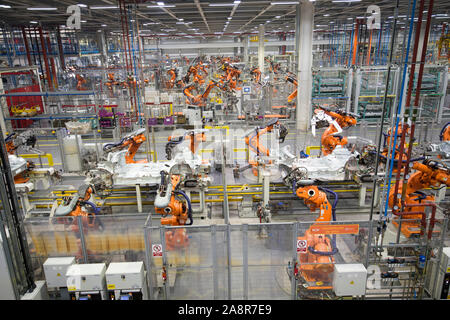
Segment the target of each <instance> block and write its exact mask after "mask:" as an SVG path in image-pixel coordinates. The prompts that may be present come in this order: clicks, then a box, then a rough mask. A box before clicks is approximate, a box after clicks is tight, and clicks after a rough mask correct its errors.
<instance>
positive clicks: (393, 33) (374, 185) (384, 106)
mask: <svg viewBox="0 0 450 320" xmlns="http://www.w3.org/2000/svg"><path fill="white" fill-rule="evenodd" d="M399 5H400V0H397V3H396V7H395V14H394V24H393V32H392V41H391V48H390V52H389V64H388V70H387V77H386V88H388V85H389V81H390V79H391V68H392V60H393V57H394V44H395V37H396V31H397V19H398V8H399ZM387 96H388V90H387V89H385V90H384V97H383V109H382V112H381V124H380V134H379V135H378V144H377V154H376V158H375V173H374V177H377V176H378V165H379V163H380V155H381V153H380V149H381V137H382V136H383V129H384V115H385V114H386V109H387ZM376 184H377V179H376V178H375V179H374V180H373V188H372V190H373V191H372V200H371V202H372V204H371V207H370V218H369V220H372V216H373V210H374V205H375V190H376Z"/></svg>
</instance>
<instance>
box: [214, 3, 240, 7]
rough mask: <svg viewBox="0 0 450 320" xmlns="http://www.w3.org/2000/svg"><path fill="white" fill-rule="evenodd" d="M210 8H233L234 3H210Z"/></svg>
mask: <svg viewBox="0 0 450 320" xmlns="http://www.w3.org/2000/svg"><path fill="white" fill-rule="evenodd" d="M209 6H210V7H233V6H234V3H210V4H209Z"/></svg>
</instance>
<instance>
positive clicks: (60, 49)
mask: <svg viewBox="0 0 450 320" xmlns="http://www.w3.org/2000/svg"><path fill="white" fill-rule="evenodd" d="M56 41H57V42H58V53H59V62H60V64H61V69H62V70H66V62H65V61H64V50H63V46H62V40H61V30H60V29H59V26H58V27H56Z"/></svg>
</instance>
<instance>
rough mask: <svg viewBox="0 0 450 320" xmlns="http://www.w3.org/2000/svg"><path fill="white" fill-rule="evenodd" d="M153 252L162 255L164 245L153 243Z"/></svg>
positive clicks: (154, 254) (158, 255)
mask: <svg viewBox="0 0 450 320" xmlns="http://www.w3.org/2000/svg"><path fill="white" fill-rule="evenodd" d="M152 252H153V256H154V257H162V245H160V244H152Z"/></svg>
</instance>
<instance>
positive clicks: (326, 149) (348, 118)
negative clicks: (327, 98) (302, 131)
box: [311, 107, 357, 156]
mask: <svg viewBox="0 0 450 320" xmlns="http://www.w3.org/2000/svg"><path fill="white" fill-rule="evenodd" d="M314 113H315V114H314V116H313V119H314V120H311V124H312V125H314V126H313V130H314V131H313V132H314V133H315V128H316V127H317V126H318V124H319V123H320V125H323V124H325V122H328V123H329V126H328V128H327V129H326V130H325V132H324V133H323V134H322V138H321V143H322V154H323V155H325V156H326V155H329V154H331V153H332V152H333V151H334V149H335V148H336V146H338V145H341V146H344V145H346V144H347V143H348V138H347V137H341V136H339V134H340V133H341V132H342V129H343V128H348V127H351V126H354V125H356V122H357V121H356V117H357V116H356V115H354V114H352V113H350V112H345V111H342V110H336V111H331V110H329V109H327V108H325V107H318V108H317V109H315V110H314ZM330 119H331V120H330Z"/></svg>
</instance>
